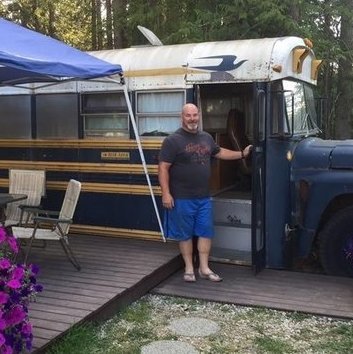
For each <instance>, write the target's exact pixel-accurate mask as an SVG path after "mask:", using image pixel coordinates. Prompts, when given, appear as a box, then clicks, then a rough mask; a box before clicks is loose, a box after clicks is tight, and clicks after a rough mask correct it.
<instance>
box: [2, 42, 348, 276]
mask: <svg viewBox="0 0 353 354" xmlns="http://www.w3.org/2000/svg"><path fill="white" fill-rule="evenodd" d="M92 54H93V55H95V56H97V57H98V58H101V59H104V60H106V61H108V62H110V63H119V64H121V65H122V67H123V69H124V80H125V87H126V88H127V92H128V95H129V97H130V100H131V106H130V107H128V106H129V103H127V101H126V100H125V98H124V90H123V88H122V86H121V85H119V84H117V82H116V81H112V82H100V81H95V82H90V81H85V82H66V83H63V84H59V85H55V86H50V85H48V86H44V87H38V86H36V85H35V84H33V85H27V88H30V90H24V89H23V88H18V87H12V88H8V87H7V88H2V89H1V91H0V106H1V111H0V125H1V130H0V147H1V149H0V187H1V188H3V189H7V187H8V170H9V169H11V168H24V169H26V168H31V169H44V170H45V171H46V176H47V197H46V198H45V199H44V206H45V207H46V208H56V207H58V206H59V205H60V203H61V200H62V195H63V192H64V189H65V186H66V183H67V181H68V180H69V179H70V178H75V179H77V180H79V181H81V182H82V193H81V197H80V200H79V203H78V207H77V209H76V214H75V218H74V225H73V226H72V228H71V230H72V232H75V233H84V234H93V235H104V236H110V237H124V238H138V239H146V240H151V241H161V240H163V232H162V230H161V222H162V221H163V209H162V206H161V193H160V188H159V185H158V178H157V168H158V154H159V149H160V146H161V143H162V141H163V139H164V137H165V136H167V135H168V134H170V133H171V132H173V131H174V130H176V129H177V128H178V127H179V126H180V113H181V108H182V106H183V104H184V103H186V102H193V103H195V104H196V105H198V107H199V108H200V116H201V118H200V124H201V129H203V130H205V131H207V132H209V133H210V134H211V135H212V136H213V137H214V139H215V141H216V142H217V143H219V144H220V145H221V146H223V147H227V148H231V149H236V150H240V149H243V148H244V147H245V146H246V145H248V144H253V151H252V156H251V158H249V159H247V160H242V161H218V160H217V161H214V163H213V171H212V176H211V180H210V190H211V196H212V201H213V207H214V223H215V234H216V236H215V239H214V243H213V248H212V254H211V256H212V259H213V260H218V261H222V262H232V263H235V264H246V265H252V266H253V267H254V269H256V270H257V271H258V270H260V269H262V268H263V267H269V268H291V267H292V266H293V265H294V264H295V263H296V262H297V261H298V260H301V259H304V258H305V257H308V256H309V255H310V254H312V253H313V252H315V254H317V255H318V256H319V257H320V261H321V264H322V266H323V268H324V270H325V271H326V272H327V273H329V274H342V275H352V274H353V267H352V258H353V222H352V220H353V171H352V166H353V144H352V142H351V141H341V142H339V141H324V140H322V139H320V138H319V137H318V136H319V133H320V130H319V127H318V123H317V121H318V119H317V114H316V109H315V107H316V102H315V98H314V93H313V87H314V86H315V85H316V82H317V76H318V69H319V66H320V63H321V60H318V59H316V58H315V55H314V52H313V49H312V43H311V42H310V41H308V40H303V39H301V38H297V37H283V38H263V39H253V40H235V41H225V42H207V43H196V44H180V45H157V46H146V47H133V48H128V49H119V50H105V51H98V52H93V53H92ZM117 80H120V79H119V78H117Z"/></svg>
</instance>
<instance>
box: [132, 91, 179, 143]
mask: <svg viewBox="0 0 353 354" xmlns="http://www.w3.org/2000/svg"><path fill="white" fill-rule="evenodd" d="M136 102H137V110H136V118H137V125H138V130H139V134H140V135H142V136H165V135H168V134H170V133H172V132H174V131H175V130H176V129H178V128H180V114H181V108H182V106H183V104H184V103H185V92H184V91H176V92H175V91H174V92H171V91H164V92H137V93H136Z"/></svg>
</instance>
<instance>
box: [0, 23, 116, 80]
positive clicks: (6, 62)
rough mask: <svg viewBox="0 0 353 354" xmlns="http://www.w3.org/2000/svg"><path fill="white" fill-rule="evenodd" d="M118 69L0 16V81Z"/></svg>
mask: <svg viewBox="0 0 353 354" xmlns="http://www.w3.org/2000/svg"><path fill="white" fill-rule="evenodd" d="M118 73H122V68H121V66H120V65H116V64H114V65H113V64H110V63H108V62H106V61H104V60H101V59H98V58H95V57H93V56H92V55H90V54H87V53H85V52H82V51H80V50H78V49H75V48H73V47H71V46H69V45H67V44H65V43H63V42H60V41H58V40H56V39H53V38H51V37H48V36H45V35H43V34H40V33H38V32H35V31H32V30H29V29H27V28H24V27H22V26H20V25H17V24H15V23H13V22H10V21H7V20H5V19H3V18H0V84H3V85H4V84H16V83H17V84H20V83H29V82H43V81H45V82H51V81H62V80H67V79H93V78H98V77H104V76H110V75H113V74H118Z"/></svg>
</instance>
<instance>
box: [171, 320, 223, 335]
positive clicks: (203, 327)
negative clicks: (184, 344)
mask: <svg viewBox="0 0 353 354" xmlns="http://www.w3.org/2000/svg"><path fill="white" fill-rule="evenodd" d="M168 328H169V329H171V330H172V331H173V332H174V333H176V334H178V335H182V336H187V337H206V336H209V335H211V334H214V333H217V332H218V331H219V329H220V328H219V326H218V324H217V323H216V322H214V321H211V320H208V319H206V318H200V317H185V318H179V319H177V320H173V321H171V323H170V325H169V326H168Z"/></svg>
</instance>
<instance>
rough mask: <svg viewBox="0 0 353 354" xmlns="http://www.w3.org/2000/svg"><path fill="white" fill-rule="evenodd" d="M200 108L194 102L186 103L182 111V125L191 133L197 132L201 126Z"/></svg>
mask: <svg viewBox="0 0 353 354" xmlns="http://www.w3.org/2000/svg"><path fill="white" fill-rule="evenodd" d="M199 120H200V116H199V109H198V108H197V106H195V105H194V104H193V103H187V104H185V105H184V107H183V109H182V111H181V125H182V128H183V129H184V130H186V131H187V132H189V133H197V131H198V127H199Z"/></svg>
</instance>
